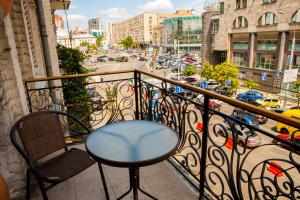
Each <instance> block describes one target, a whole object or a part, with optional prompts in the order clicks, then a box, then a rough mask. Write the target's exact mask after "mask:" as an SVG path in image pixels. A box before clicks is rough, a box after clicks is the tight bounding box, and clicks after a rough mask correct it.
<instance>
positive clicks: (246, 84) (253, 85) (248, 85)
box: [245, 79, 260, 90]
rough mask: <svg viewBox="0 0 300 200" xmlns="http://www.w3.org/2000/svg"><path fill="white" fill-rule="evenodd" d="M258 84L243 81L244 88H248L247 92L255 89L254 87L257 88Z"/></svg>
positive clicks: (251, 81)
mask: <svg viewBox="0 0 300 200" xmlns="http://www.w3.org/2000/svg"><path fill="white" fill-rule="evenodd" d="M259 86H260V84H259V83H256V82H255V81H253V80H252V79H250V80H245V87H247V88H249V90H251V89H253V88H255V87H259Z"/></svg>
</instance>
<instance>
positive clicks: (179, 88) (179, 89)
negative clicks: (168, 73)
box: [175, 86, 183, 93]
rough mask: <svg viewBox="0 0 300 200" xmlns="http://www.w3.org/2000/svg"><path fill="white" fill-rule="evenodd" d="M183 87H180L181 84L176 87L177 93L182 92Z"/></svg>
mask: <svg viewBox="0 0 300 200" xmlns="http://www.w3.org/2000/svg"><path fill="white" fill-rule="evenodd" d="M182 90H183V89H182V87H179V86H176V87H175V93H180V92H182Z"/></svg>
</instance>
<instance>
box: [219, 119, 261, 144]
mask: <svg viewBox="0 0 300 200" xmlns="http://www.w3.org/2000/svg"><path fill="white" fill-rule="evenodd" d="M224 122H225V125H223V124H216V125H214V128H215V129H216V133H217V134H218V135H220V136H222V137H228V138H230V139H232V138H233V136H235V137H236V139H237V140H236V141H237V144H239V145H240V146H246V147H247V148H254V147H257V146H259V145H260V144H261V138H260V137H259V136H258V135H257V134H256V133H255V132H254V131H253V130H251V129H248V128H244V127H243V126H241V125H240V124H238V123H234V121H232V120H228V121H224ZM225 131H226V132H227V134H226V132H225Z"/></svg>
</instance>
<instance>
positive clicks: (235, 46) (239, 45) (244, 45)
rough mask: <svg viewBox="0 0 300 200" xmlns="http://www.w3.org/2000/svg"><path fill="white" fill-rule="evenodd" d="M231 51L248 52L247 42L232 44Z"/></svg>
mask: <svg viewBox="0 0 300 200" xmlns="http://www.w3.org/2000/svg"><path fill="white" fill-rule="evenodd" d="M232 46H233V49H243V50H248V42H233V45H232Z"/></svg>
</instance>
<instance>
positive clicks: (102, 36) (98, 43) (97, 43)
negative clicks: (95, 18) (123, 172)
mask: <svg viewBox="0 0 300 200" xmlns="http://www.w3.org/2000/svg"><path fill="white" fill-rule="evenodd" d="M103 39H104V34H102V35H100V36H99V37H97V40H96V45H97V47H99V48H101V47H102V45H103V44H102V42H103Z"/></svg>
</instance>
